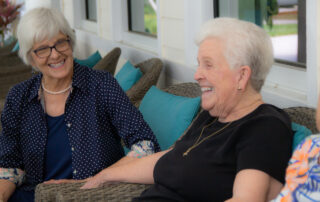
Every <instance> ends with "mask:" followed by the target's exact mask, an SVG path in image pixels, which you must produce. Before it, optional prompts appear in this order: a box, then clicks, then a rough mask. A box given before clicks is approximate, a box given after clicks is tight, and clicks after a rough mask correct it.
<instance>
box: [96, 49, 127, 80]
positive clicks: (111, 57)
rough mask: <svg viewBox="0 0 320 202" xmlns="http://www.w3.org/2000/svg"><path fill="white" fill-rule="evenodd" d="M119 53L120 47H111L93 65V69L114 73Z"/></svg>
mask: <svg viewBox="0 0 320 202" xmlns="http://www.w3.org/2000/svg"><path fill="white" fill-rule="evenodd" d="M120 54H121V49H120V48H119V47H116V48H114V49H112V50H111V51H110V52H109V53H108V54H107V55H106V56H104V57H103V58H102V59H101V60H100V61H99V62H98V63H97V64H96V65H95V66H94V67H93V69H97V70H103V71H108V72H109V73H110V74H112V75H114V72H115V70H116V67H117V64H118V60H119V57H120Z"/></svg>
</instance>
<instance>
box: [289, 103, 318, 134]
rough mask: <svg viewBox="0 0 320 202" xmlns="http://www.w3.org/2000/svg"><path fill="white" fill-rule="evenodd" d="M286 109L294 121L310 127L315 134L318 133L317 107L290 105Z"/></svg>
mask: <svg viewBox="0 0 320 202" xmlns="http://www.w3.org/2000/svg"><path fill="white" fill-rule="evenodd" d="M284 111H285V112H287V113H288V115H289V116H290V118H291V121H292V122H295V123H297V124H300V125H303V126H305V127H307V128H309V129H310V130H311V131H312V133H313V134H315V133H318V130H317V127H316V118H315V117H316V110H315V109H313V108H309V107H290V108H285V109H284Z"/></svg>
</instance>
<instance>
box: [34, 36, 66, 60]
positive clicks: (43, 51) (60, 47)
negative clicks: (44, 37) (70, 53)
mask: <svg viewBox="0 0 320 202" xmlns="http://www.w3.org/2000/svg"><path fill="white" fill-rule="evenodd" d="M69 41H70V40H68V39H67V40H61V41H58V42H57V43H56V44H55V45H54V46H51V47H43V48H39V49H37V50H35V51H34V52H35V54H36V55H37V56H38V57H41V58H43V57H48V56H49V55H51V51H52V49H53V48H54V49H56V51H58V52H63V51H66V50H68V49H69V47H70V46H69Z"/></svg>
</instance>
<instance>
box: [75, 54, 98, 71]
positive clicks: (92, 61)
mask: <svg viewBox="0 0 320 202" xmlns="http://www.w3.org/2000/svg"><path fill="white" fill-rule="evenodd" d="M100 60H101V55H100V53H99V51H96V52H95V53H93V54H92V55H90V56H89V57H88V58H87V59H84V60H80V59H77V58H75V59H74V61H75V62H77V63H79V64H80V65H83V66H87V67H90V68H92V67H93V66H95V65H96V64H97V63H98V62H99V61H100Z"/></svg>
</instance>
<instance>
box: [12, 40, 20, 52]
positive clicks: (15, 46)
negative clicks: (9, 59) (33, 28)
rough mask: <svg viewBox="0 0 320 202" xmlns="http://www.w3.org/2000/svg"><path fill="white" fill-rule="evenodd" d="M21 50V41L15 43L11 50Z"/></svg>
mask: <svg viewBox="0 0 320 202" xmlns="http://www.w3.org/2000/svg"><path fill="white" fill-rule="evenodd" d="M18 50H19V42H18V41H17V43H16V44H15V45H14V47H13V48H12V50H11V53H13V52H16V51H18Z"/></svg>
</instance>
